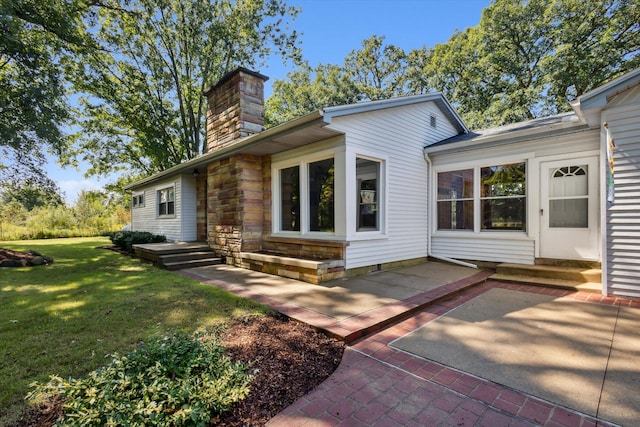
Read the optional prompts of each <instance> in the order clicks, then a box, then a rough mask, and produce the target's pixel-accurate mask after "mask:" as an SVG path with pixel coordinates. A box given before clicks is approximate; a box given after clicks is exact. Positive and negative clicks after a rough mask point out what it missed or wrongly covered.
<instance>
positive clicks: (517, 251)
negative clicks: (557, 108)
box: [431, 236, 535, 265]
mask: <svg viewBox="0 0 640 427" xmlns="http://www.w3.org/2000/svg"><path fill="white" fill-rule="evenodd" d="M534 249H535V242H534V240H533V239H506V238H496V237H474V238H470V237H462V236H461V237H450V236H447V237H444V236H434V237H432V239H431V252H432V253H433V254H435V255H438V256H442V257H446V258H455V259H462V260H471V261H489V262H509V263H514V264H530V265H531V264H534V260H535V256H534Z"/></svg>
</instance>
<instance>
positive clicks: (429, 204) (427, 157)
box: [422, 150, 478, 268]
mask: <svg viewBox="0 0 640 427" xmlns="http://www.w3.org/2000/svg"><path fill="white" fill-rule="evenodd" d="M422 154H423V155H424V160H425V161H426V162H427V165H428V167H429V171H428V176H429V179H428V182H427V204H428V207H427V255H429V257H431V258H435V259H438V260H440V261H445V262H450V263H452V264H458V265H462V266H463V267H470V268H478V266H477V265H476V264H471V263H470V262H465V261H460V260H458V259H454V258H448V257H444V256H439V255H434V254H433V253H431V211H432V210H433V208H432V207H431V191H430V190H431V179H430V178H431V176H432V174H431V171H432V170H433V164H432V163H431V158H429V155H428V154H427V152H426V151H425V150H422Z"/></svg>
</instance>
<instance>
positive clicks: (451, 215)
mask: <svg viewBox="0 0 640 427" xmlns="http://www.w3.org/2000/svg"><path fill="white" fill-rule="evenodd" d="M478 178H479V182H476V180H477V179H478ZM437 186H438V195H437V210H438V211H437V218H438V230H472V231H483V230H487V231H488V230H511V231H525V230H526V224H527V221H526V212H527V203H526V202H527V198H526V163H525V162H519V163H511V164H504V165H497V166H485V167H475V168H470V169H463V170H456V171H448V172H439V173H438V176H437ZM474 219H475V220H474ZM476 220H479V224H476V222H475V221H476Z"/></svg>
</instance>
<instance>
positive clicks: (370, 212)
mask: <svg viewBox="0 0 640 427" xmlns="http://www.w3.org/2000/svg"><path fill="white" fill-rule="evenodd" d="M356 181H357V182H356V185H357V189H358V192H357V200H358V209H357V213H358V218H357V224H356V227H357V230H358V231H379V230H380V209H379V208H380V162H377V161H373V160H368V159H361V158H356Z"/></svg>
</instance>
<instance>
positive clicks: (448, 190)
mask: <svg viewBox="0 0 640 427" xmlns="http://www.w3.org/2000/svg"><path fill="white" fill-rule="evenodd" d="M474 205H475V203H474V185H473V169H463V170H457V171H450V172H441V173H439V174H438V229H439V230H473V225H474V222H473V218H474Z"/></svg>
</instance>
